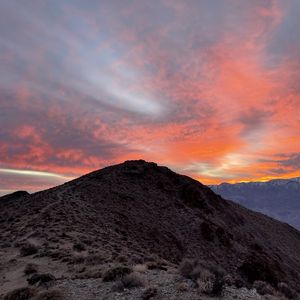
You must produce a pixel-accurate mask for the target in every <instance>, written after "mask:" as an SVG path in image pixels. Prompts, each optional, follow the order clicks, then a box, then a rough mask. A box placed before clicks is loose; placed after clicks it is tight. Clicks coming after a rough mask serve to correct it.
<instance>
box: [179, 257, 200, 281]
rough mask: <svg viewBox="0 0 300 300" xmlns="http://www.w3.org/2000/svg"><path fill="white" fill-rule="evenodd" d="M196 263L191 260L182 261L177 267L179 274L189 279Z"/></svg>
mask: <svg viewBox="0 0 300 300" xmlns="http://www.w3.org/2000/svg"><path fill="white" fill-rule="evenodd" d="M196 263H197V262H196V261H195V260H192V259H184V260H183V261H182V262H181V264H180V265H179V272H180V274H181V275H182V276H183V277H185V278H189V279H192V278H191V275H192V272H193V270H194V268H195V265H196Z"/></svg>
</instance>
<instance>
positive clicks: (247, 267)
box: [0, 160, 300, 299]
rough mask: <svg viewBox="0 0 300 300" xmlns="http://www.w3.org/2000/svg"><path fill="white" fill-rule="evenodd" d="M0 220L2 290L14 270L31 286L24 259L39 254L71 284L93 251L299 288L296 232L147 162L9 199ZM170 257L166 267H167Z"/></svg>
mask: <svg viewBox="0 0 300 300" xmlns="http://www.w3.org/2000/svg"><path fill="white" fill-rule="evenodd" d="M0 224H1V226H0V234H1V241H0V250H1V254H2V259H1V261H0V262H1V266H2V268H0V269H2V271H0V275H1V278H2V279H0V281H2V283H1V282H0V286H2V291H1V292H3V293H4V292H8V291H9V290H11V287H12V282H13V281H14V280H12V279H11V276H12V275H9V274H14V276H15V277H16V278H17V279H16V280H15V282H18V283H20V285H22V284H23V285H24V284H25V283H26V278H24V275H23V274H22V275H20V272H21V271H18V270H19V269H18V266H24V264H25V263H28V262H30V263H34V262H35V260H36V261H37V262H38V265H40V266H41V268H42V269H43V270H44V272H47V273H49V272H50V271H51V270H52V271H53V270H54V271H53V272H54V273H55V274H54V275H55V277H56V278H60V280H62V281H63V280H67V279H68V276H69V277H70V278H71V277H72V276H73V277H72V278H74V272H75V271H74V268H73V266H74V265H77V264H81V263H83V262H82V261H80V260H81V259H84V263H86V265H88V264H87V261H88V259H89V258H90V257H91V256H93V257H94V259H95V257H101V259H100V260H101V264H102V263H103V264H108V263H110V264H111V263H112V262H115V261H119V262H122V263H123V262H130V261H132V260H133V258H135V260H136V261H144V262H145V261H150V258H149V257H156V260H159V261H163V262H164V264H165V265H167V266H171V267H174V268H175V269H176V268H177V267H178V265H179V264H180V263H181V262H182V261H183V260H186V259H191V260H197V261H198V264H199V265H201V266H203V267H206V268H208V269H209V268H215V267H218V268H221V269H222V270H224V271H225V272H226V274H230V276H231V277H232V278H233V280H234V282H236V283H237V284H238V285H240V286H246V287H249V288H250V287H251V285H252V284H253V283H254V282H256V281H264V282H267V283H268V284H269V285H270V286H272V287H274V288H277V287H278V285H279V284H280V283H282V282H284V283H285V284H287V285H288V286H289V287H290V288H291V289H294V290H295V291H298V292H299V289H300V286H299V282H300V233H299V232H298V231H297V230H296V229H294V228H293V227H291V226H289V225H287V224H284V223H281V222H279V221H276V220H274V219H272V218H270V217H267V216H265V215H263V214H261V213H257V212H253V211H251V210H249V209H247V208H244V207H242V206H241V205H239V204H237V203H234V202H232V201H227V200H224V199H222V198H221V197H220V196H218V195H217V194H215V193H214V192H213V191H212V190H211V189H210V188H209V187H207V186H205V185H203V184H201V183H200V182H198V181H196V180H194V179H191V178H189V177H187V176H183V175H179V174H176V173H174V172H173V171H171V170H170V169H168V168H167V167H162V166H158V165H157V164H155V163H148V162H145V161H143V160H136V161H126V162H124V163H122V164H119V165H114V166H110V167H106V168H104V169H101V170H98V171H95V172H92V173H90V174H87V175H84V176H82V177H80V178H78V179H75V180H72V181H70V182H67V183H65V184H63V185H61V186H57V187H54V188H51V189H48V190H45V191H41V192H37V193H34V194H31V195H29V194H28V193H26V192H18V193H14V194H12V195H8V196H4V197H2V198H0ZM30 247H31V248H30ZM80 253H83V254H84V255H79V254H80ZM24 257H25V258H26V259H24ZM45 262H47V263H45ZM47 264H48V265H47ZM92 264H97V262H95V261H93V263H92ZM164 264H160V267H159V268H160V269H161V270H163V269H164V268H168V267H163V265H164ZM49 266H50V267H51V268H52V269H51V268H50V267H49ZM149 266H150V265H149ZM20 268H21V267H20ZM49 268H50V269H51V270H49ZM72 268H73V269H72ZM85 268H86V266H85ZM16 270H17V271H16ZM85 270H86V269H85ZM77 271H78V270H77ZM12 272H14V273H12ZM18 272H19V273H18ZM72 272H73V273H72ZM82 272H85V271H82ZM50 273H51V272H50ZM18 274H19V275H18ZM18 276H19V277H18ZM22 276H23V277H22ZM3 277H5V279H3ZM72 284H73V283H72ZM15 286H16V287H17V284H16V285H15ZM0 290H1V288H0ZM74 299H76V298H74ZM78 299H79V298H78ZM101 299H102V298H101ZM103 299H104V298H103ZM107 299H108V298H107ZM122 299H123V298H122ZM124 299H125V298H124ZM126 299H127V298H126ZM166 299H168V298H166ZM190 299H192V298H190Z"/></svg>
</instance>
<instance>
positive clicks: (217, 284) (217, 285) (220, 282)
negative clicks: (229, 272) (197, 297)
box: [211, 268, 225, 296]
mask: <svg viewBox="0 0 300 300" xmlns="http://www.w3.org/2000/svg"><path fill="white" fill-rule="evenodd" d="M212 271H213V273H214V275H215V281H214V284H213V288H212V291H211V294H212V295H215V296H220V295H221V294H222V292H223V289H224V286H225V279H224V278H225V272H224V270H223V269H221V268H217V269H214V270H212Z"/></svg>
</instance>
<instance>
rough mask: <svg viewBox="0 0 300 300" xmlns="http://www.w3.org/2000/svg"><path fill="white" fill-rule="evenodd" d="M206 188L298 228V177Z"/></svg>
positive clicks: (299, 194) (224, 184) (299, 184)
mask: <svg viewBox="0 0 300 300" xmlns="http://www.w3.org/2000/svg"><path fill="white" fill-rule="evenodd" d="M210 187H211V189H212V190H213V191H214V192H215V193H217V194H219V195H221V196H222V197H223V198H225V199H229V200H233V201H235V202H237V203H240V204H242V205H244V206H246V207H248V208H250V209H252V210H255V211H258V212H262V213H264V214H267V215H269V216H271V217H273V218H276V219H278V220H280V221H283V222H286V223H289V224H290V225H292V226H294V227H296V228H297V229H300V177H297V178H291V179H274V180H270V181H267V182H247V183H244V182H243V183H236V184H229V183H222V184H220V185H212V186H210Z"/></svg>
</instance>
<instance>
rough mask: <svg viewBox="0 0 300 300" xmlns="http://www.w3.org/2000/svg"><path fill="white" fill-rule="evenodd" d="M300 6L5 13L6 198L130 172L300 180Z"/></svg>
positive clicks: (1, 40) (0, 165)
mask: <svg viewBox="0 0 300 300" xmlns="http://www.w3.org/2000/svg"><path fill="white" fill-rule="evenodd" d="M299 14H300V1H298V0H285V1H279V0H277V1H276V0H264V1H261V0H253V1H252V0H251V1H239V0H220V1H211V0H200V1H179V0H178V1H177V0H174V1H171V0H161V1H127V0H120V1H118V0H117V1H76V0H75V1H62V0H59V1H58V0H57V1H56V0H53V1H38V0H30V1H15V0H4V1H1V3H0V16H1V17H0V24H1V26H0V64H1V68H0V125H1V126H0V195H1V194H5V193H7V192H9V191H14V190H19V189H26V190H28V191H37V190H41V189H44V188H47V187H51V186H54V185H57V184H61V183H63V182H65V181H67V180H70V179H72V178H75V177H78V176H80V175H83V174H85V173H88V172H90V171H93V170H96V169H99V168H102V167H104V166H107V165H110V164H115V163H120V162H122V161H124V160H127V159H145V160H147V161H155V162H157V163H158V164H160V165H166V166H168V167H170V168H171V169H173V170H175V171H177V172H179V173H183V174H187V175H190V176H192V177H194V178H195V179H198V180H200V181H201V182H203V183H206V184H212V183H219V182H223V181H226V182H238V181H265V180H269V179H273V178H289V177H297V176H300V83H299V82H300V81H299V79H300V35H299V28H300V27H299V26H300V20H299Z"/></svg>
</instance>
